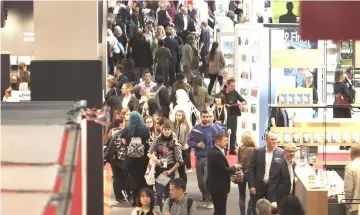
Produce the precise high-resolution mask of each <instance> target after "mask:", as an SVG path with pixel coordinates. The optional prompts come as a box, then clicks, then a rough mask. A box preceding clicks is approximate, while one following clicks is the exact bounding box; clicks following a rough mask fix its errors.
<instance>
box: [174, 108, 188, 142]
mask: <svg viewBox="0 0 360 215" xmlns="http://www.w3.org/2000/svg"><path fill="white" fill-rule="evenodd" d="M177 113H181V116H182V118H181V120H180V121H179V122H178V121H176V120H175V127H177V126H181V125H182V124H184V125H185V128H186V136H187V135H189V133H190V125H189V123H188V121H187V120H186V116H185V112H184V111H183V110H177V111H176V113H175V119H176V114H177Z"/></svg>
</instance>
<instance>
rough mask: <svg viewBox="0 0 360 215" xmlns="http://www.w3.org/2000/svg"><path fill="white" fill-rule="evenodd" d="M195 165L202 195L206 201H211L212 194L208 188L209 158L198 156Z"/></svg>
mask: <svg viewBox="0 0 360 215" xmlns="http://www.w3.org/2000/svg"><path fill="white" fill-rule="evenodd" d="M195 165H196V178H197V182H198V186H199V189H200V191H201V193H202V196H203V197H204V199H205V200H206V201H211V196H210V193H209V191H208V189H207V179H208V160H207V158H196V164H195Z"/></svg>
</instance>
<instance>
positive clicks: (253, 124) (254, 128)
mask: <svg viewBox="0 0 360 215" xmlns="http://www.w3.org/2000/svg"><path fill="white" fill-rule="evenodd" d="M251 128H252V130H253V131H256V123H255V122H253V123H252V126H251Z"/></svg>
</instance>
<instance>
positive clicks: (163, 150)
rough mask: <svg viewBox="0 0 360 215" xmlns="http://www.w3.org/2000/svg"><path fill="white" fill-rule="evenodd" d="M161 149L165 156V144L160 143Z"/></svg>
mask: <svg viewBox="0 0 360 215" xmlns="http://www.w3.org/2000/svg"><path fill="white" fill-rule="evenodd" d="M161 151H162V156H163V157H165V156H166V147H165V144H162V146H161Z"/></svg>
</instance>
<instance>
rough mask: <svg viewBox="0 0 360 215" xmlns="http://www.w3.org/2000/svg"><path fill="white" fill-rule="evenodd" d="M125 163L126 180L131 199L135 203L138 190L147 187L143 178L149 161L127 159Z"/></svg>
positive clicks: (144, 159)
mask: <svg viewBox="0 0 360 215" xmlns="http://www.w3.org/2000/svg"><path fill="white" fill-rule="evenodd" d="M127 161H128V165H127V170H128V177H129V178H128V180H129V182H130V187H131V192H132V197H133V200H134V201H135V199H136V197H137V195H138V194H139V192H140V190H141V189H142V188H148V187H149V186H148V185H147V183H146V181H145V178H144V175H145V172H146V167H147V164H148V161H149V160H148V159H146V158H127Z"/></svg>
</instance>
